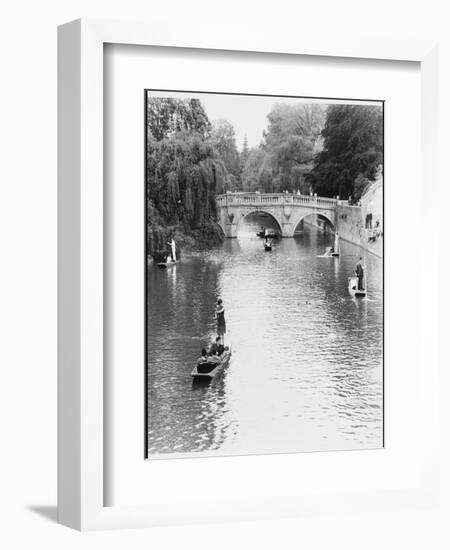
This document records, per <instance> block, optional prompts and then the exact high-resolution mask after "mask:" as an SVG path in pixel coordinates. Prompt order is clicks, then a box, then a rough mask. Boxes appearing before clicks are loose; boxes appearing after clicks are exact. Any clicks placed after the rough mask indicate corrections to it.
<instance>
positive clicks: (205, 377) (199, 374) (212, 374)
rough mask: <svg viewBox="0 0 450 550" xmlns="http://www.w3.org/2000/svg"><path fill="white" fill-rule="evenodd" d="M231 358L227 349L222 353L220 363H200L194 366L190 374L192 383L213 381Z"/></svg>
mask: <svg viewBox="0 0 450 550" xmlns="http://www.w3.org/2000/svg"><path fill="white" fill-rule="evenodd" d="M230 357H231V349H229V348H227V349H225V351H224V352H223V354H222V356H221V359H220V362H218V363H208V362H205V363H200V365H195V367H194V368H193V370H192V372H191V376H192V381H193V382H210V381H211V380H214V378H216V377H217V376H218V375H219V374H220V373H221V372H222V371H223V369H224V368H225V367H226V366H227V365H228V363H229V362H230Z"/></svg>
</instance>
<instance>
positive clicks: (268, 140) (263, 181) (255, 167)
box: [242, 103, 325, 192]
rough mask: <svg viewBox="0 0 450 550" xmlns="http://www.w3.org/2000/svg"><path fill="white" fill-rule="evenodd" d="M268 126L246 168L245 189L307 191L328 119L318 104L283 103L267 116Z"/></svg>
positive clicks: (252, 151) (244, 169) (243, 175)
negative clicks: (306, 179)
mask: <svg viewBox="0 0 450 550" xmlns="http://www.w3.org/2000/svg"><path fill="white" fill-rule="evenodd" d="M267 121H268V126H267V130H266V131H265V132H264V134H263V141H262V143H261V145H260V146H259V148H258V149H257V152H256V151H255V150H254V149H253V150H251V152H250V154H249V155H248V157H247V161H246V163H245V165H244V167H243V173H242V181H243V186H244V188H245V189H249V190H250V188H258V189H260V190H261V191H265V192H280V191H285V190H288V191H295V190H297V189H301V190H302V191H305V190H306V188H307V187H308V189H309V185H307V184H306V183H305V177H306V174H307V173H308V172H309V171H310V170H311V168H312V161H313V158H314V154H315V152H316V148H317V143H318V142H319V141H320V134H321V130H322V128H323V125H324V122H325V107H324V106H323V105H319V104H307V103H295V104H292V103H280V104H277V105H275V106H274V107H273V108H272V110H271V111H270V112H269V113H268V115H267Z"/></svg>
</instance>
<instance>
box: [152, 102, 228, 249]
mask: <svg viewBox="0 0 450 550" xmlns="http://www.w3.org/2000/svg"><path fill="white" fill-rule="evenodd" d="M227 178H229V176H228V171H227V168H226V166H225V163H224V161H223V160H222V158H221V156H220V154H219V153H218V152H217V151H216V149H215V148H214V142H213V139H212V125H211V123H210V121H209V119H208V117H207V115H206V113H205V111H204V109H203V107H202V105H201V103H200V101H199V100H197V99H189V100H180V99H172V98H148V101H147V200H148V209H147V212H148V222H149V228H148V230H149V240H150V241H151V242H152V243H154V242H157V243H159V242H160V241H163V240H164V238H165V237H164V238H162V239H159V238H158V239H156V238H155V232H161V231H162V232H163V233H164V230H165V229H168V228H170V232H172V233H173V232H175V231H178V232H179V233H180V232H181V233H182V234H184V235H190V234H192V233H196V235H197V236H199V237H200V238H201V237H202V235H204V234H209V235H211V234H215V235H213V237H214V238H216V239H217V235H218V232H217V227H216V226H215V223H214V222H215V219H216V217H217V211H216V193H222V192H223V191H224V189H225V187H226V183H227ZM158 246H159V245H158ZM154 248H155V246H154V245H153V244H152V246H151V247H150V249H151V252H157V251H156V250H153V249H154Z"/></svg>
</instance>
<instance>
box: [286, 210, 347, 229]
mask: <svg viewBox="0 0 450 550" xmlns="http://www.w3.org/2000/svg"><path fill="white" fill-rule="evenodd" d="M311 216H317V217H319V218H321V219H323V220H326V221H327V222H328V223H329V224H330V225H331V228H332V230H333V231H336V223H335V221H334V219H331V216H329V215H328V214H324V213H322V212H308V213H306V214H305V213H302V214H301V215H300V217H299V218H298V219H297V220H296V221H294V223H293V224H292V225H293V228H294V231H293V232H294V234H295V232H296V231H297V229H298V226H299V225H300V223H301V222H303V221H305V220H306V219H307V218H309V217H311Z"/></svg>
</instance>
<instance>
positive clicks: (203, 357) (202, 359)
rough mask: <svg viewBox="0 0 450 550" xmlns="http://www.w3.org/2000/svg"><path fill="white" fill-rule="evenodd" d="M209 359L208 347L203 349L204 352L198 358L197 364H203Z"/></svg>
mask: <svg viewBox="0 0 450 550" xmlns="http://www.w3.org/2000/svg"><path fill="white" fill-rule="evenodd" d="M207 361H208V354H207V353H206V349H205V348H203V349H202V354H201V355H200V357H199V358H198V359H197V365H201V364H202V363H206V362H207Z"/></svg>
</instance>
